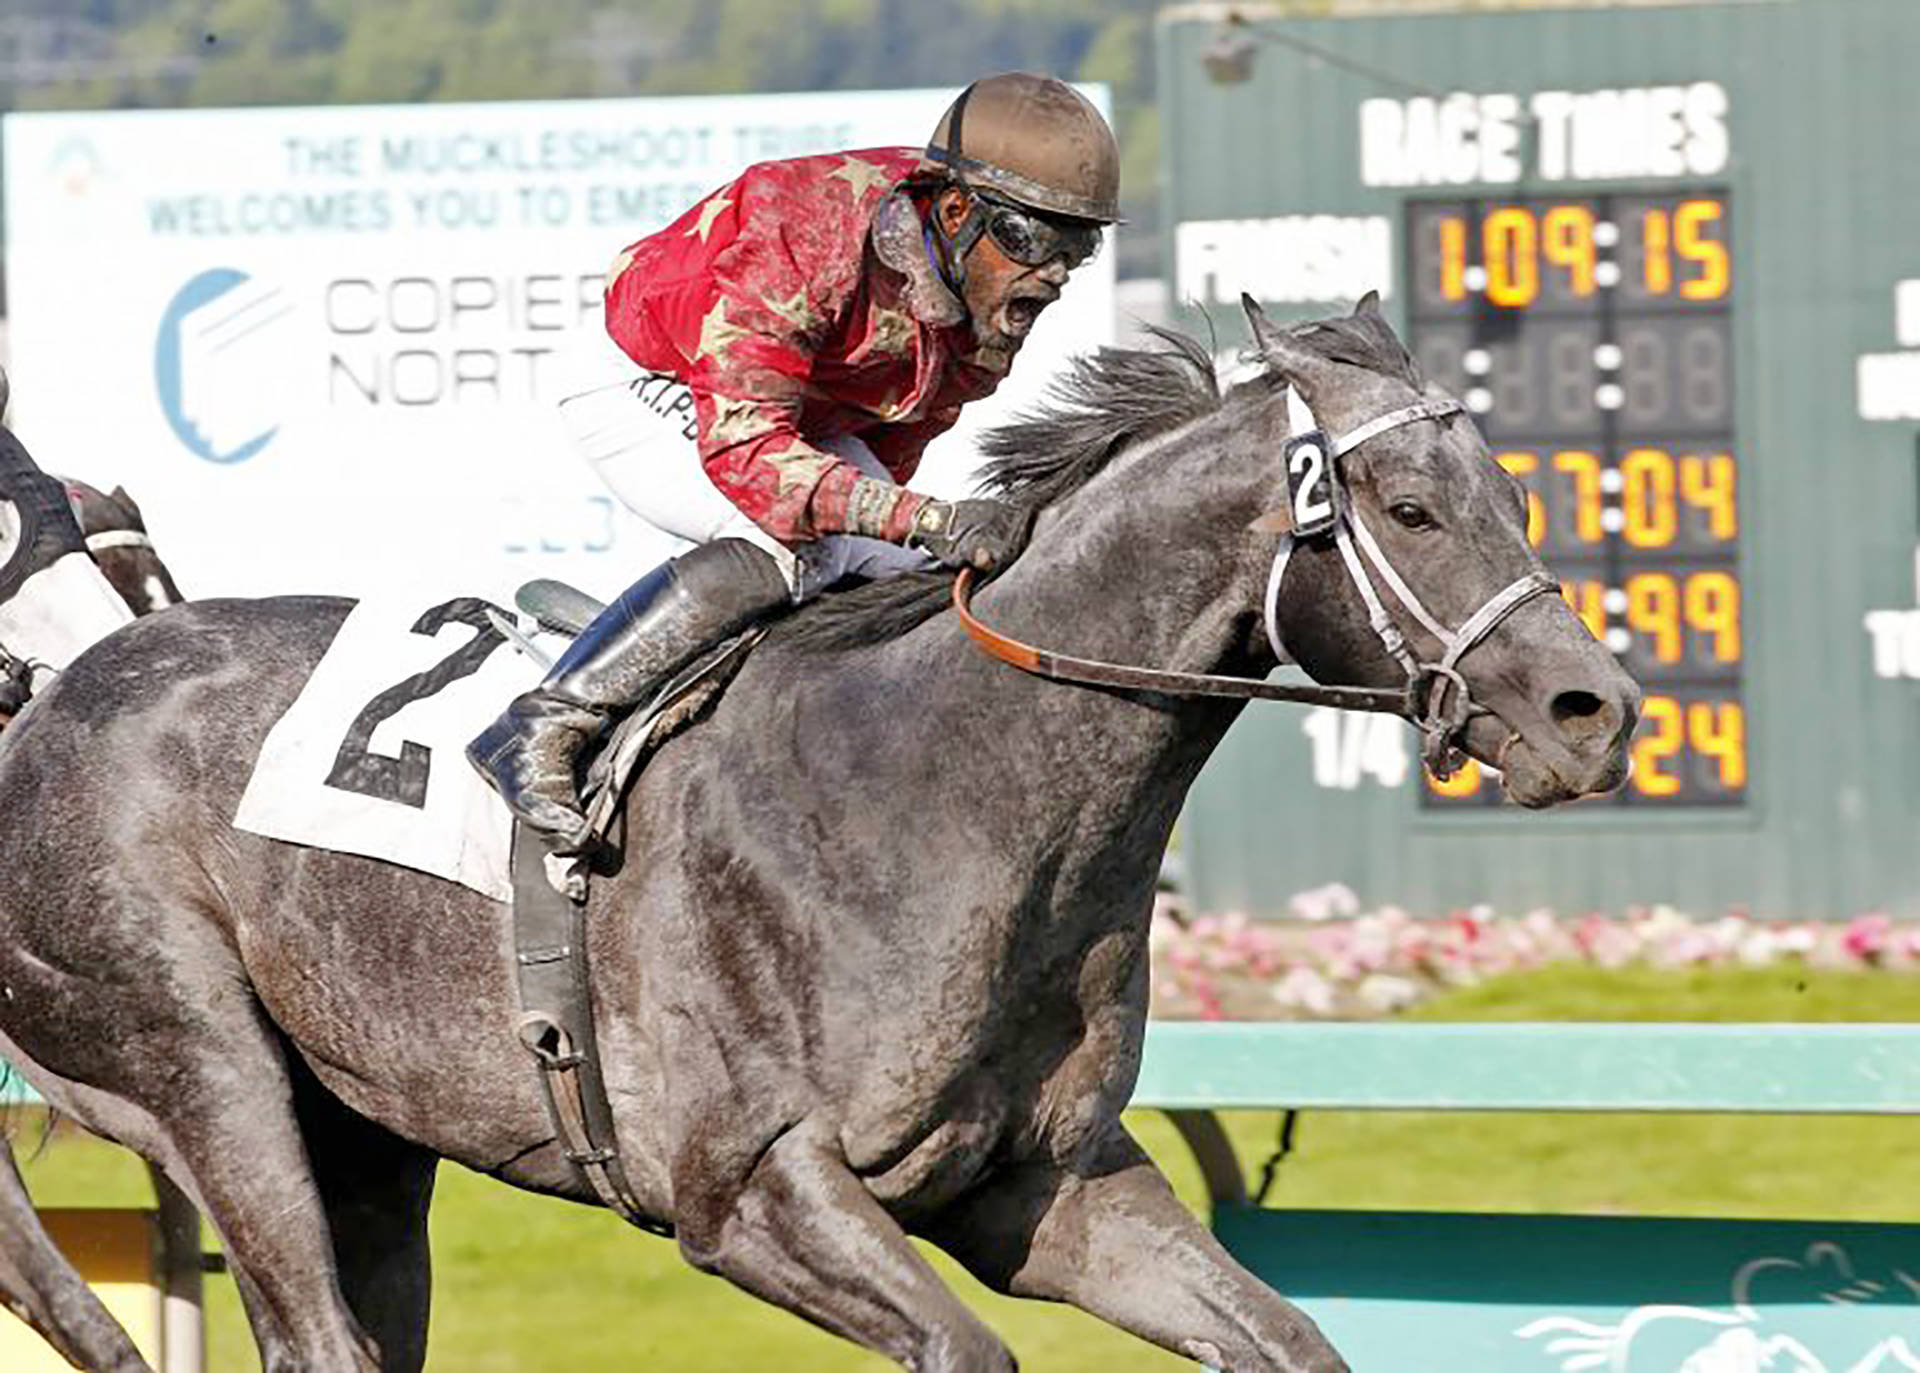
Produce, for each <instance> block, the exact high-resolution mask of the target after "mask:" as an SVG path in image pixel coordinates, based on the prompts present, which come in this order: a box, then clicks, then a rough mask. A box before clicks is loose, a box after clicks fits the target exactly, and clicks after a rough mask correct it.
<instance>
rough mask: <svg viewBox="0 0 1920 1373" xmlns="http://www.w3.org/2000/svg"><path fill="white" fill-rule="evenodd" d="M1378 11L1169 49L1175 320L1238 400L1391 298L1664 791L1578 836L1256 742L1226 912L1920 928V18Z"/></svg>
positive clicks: (1734, 1)
mask: <svg viewBox="0 0 1920 1373" xmlns="http://www.w3.org/2000/svg"><path fill="white" fill-rule="evenodd" d="M1336 8H1338V7H1336ZM1351 8H1353V9H1354V10H1355V11H1362V10H1364V12H1357V13H1355V14H1353V15H1351V16H1346V17H1342V16H1339V15H1335V16H1332V17H1316V18H1303V17H1301V16H1300V11H1301V9H1302V7H1301V6H1299V5H1291V4H1275V5H1268V6H1259V5H1254V6H1235V7H1233V8H1232V15H1231V17H1230V18H1229V17H1228V12H1227V10H1226V9H1224V8H1223V7H1220V6H1209V5H1188V6H1176V7H1174V8H1172V9H1169V10H1165V11H1163V12H1162V16H1161V21H1160V25H1159V31H1158V39H1159V43H1158V59H1159V69H1158V86H1159V95H1160V107H1161V120H1162V148H1161V159H1162V161H1161V178H1162V184H1163V187H1164V197H1165V199H1164V204H1163V216H1164V219H1165V221H1166V223H1167V225H1168V230H1167V233H1166V234H1165V237H1164V247H1163V253H1164V258H1163V270H1164V274H1165V277H1166V280H1167V288H1168V289H1167V296H1168V302H1169V314H1170V317H1171V320H1172V322H1173V323H1174V324H1175V325H1176V327H1179V328H1182V329H1184V330H1185V331H1186V332H1188V333H1190V334H1193V335H1195V336H1197V337H1201V338H1206V337H1208V336H1209V333H1210V331H1212V332H1216V333H1218V334H1220V335H1221V336H1222V344H1221V349H1220V351H1221V354H1222V361H1223V364H1228V363H1230V362H1231V361H1232V358H1233V355H1234V353H1235V351H1236V350H1235V346H1234V344H1233V342H1232V340H1231V338H1230V331H1233V330H1236V329H1238V328H1239V327H1240V326H1239V322H1238V319H1237V316H1238V310H1237V308H1236V302H1237V301H1238V298H1239V295H1240V293H1241V292H1242V291H1245V292H1247V293H1248V294H1250V295H1252V296H1253V297H1254V298H1255V299H1257V300H1259V301H1260V302H1261V303H1262V305H1263V307H1264V308H1265V309H1266V311H1267V313H1268V314H1269V316H1271V317H1273V318H1275V319H1276V320H1285V319H1310V318H1316V317H1321V316H1325V315H1328V314H1332V313H1336V312H1345V311H1346V310H1349V309H1351V308H1352V305H1353V302H1354V301H1355V300H1357V299H1358V298H1359V297H1360V296H1361V295H1363V294H1365V293H1366V292H1367V291H1369V290H1375V289H1377V290H1379V291H1380V292H1381V295H1382V298H1383V301H1384V304H1385V308H1386V309H1387V310H1388V312H1389V315H1390V317H1391V318H1392V319H1393V321H1394V324H1395V326H1396V328H1397V329H1398V330H1399V332H1400V334H1401V337H1402V338H1403V339H1404V340H1405V341H1406V343H1407V346H1408V348H1409V349H1410V350H1411V351H1412V353H1413V354H1414V356H1415V357H1416V358H1417V360H1418V362H1419V364H1420V367H1421V370H1422V371H1423V372H1424V373H1425V374H1426V376H1427V377H1428V378H1430V379H1431V380H1433V381H1434V382H1437V383H1438V384H1439V385H1441V386H1443V387H1445V388H1446V389H1447V390H1448V391H1449V392H1451V393H1452V394H1454V395H1455V396H1457V397H1459V398H1460V400H1461V401H1462V402H1463V403H1464V404H1465V405H1466V406H1467V408H1468V410H1469V411H1470V412H1471V413H1472V415H1473V417H1474V419H1475V421H1476V422H1477V424H1478V425H1479V427H1480V429H1481V431H1482V432H1483V434H1484V435H1485V438H1486V440H1487V443H1488V445H1489V448H1490V449H1491V451H1492V453H1493V455H1494V457H1495V458H1496V460H1498V461H1499V462H1500V463H1501V464H1502V465H1503V466H1505V467H1506V469H1507V470H1508V471H1509V472H1511V473H1513V474H1514V476H1516V477H1517V478H1518V479H1519V480H1520V482H1521V483H1522V484H1523V485H1524V486H1525V488H1526V491H1527V495H1528V531H1527V532H1528V537H1529V538H1530V539H1531V540H1532V542H1533V544H1534V545H1535V547H1536V548H1537V550H1538V551H1539V553H1540V556H1541V558H1542V560H1543V561H1544V562H1545V564H1546V565H1547V567H1548V568H1549V570H1550V571H1552V572H1553V573H1554V574H1555V576H1556V577H1557V578H1558V579H1559V581H1560V585H1561V592H1562V594H1563V595H1564V596H1565V598H1566V600H1567V602H1568V604H1569V605H1570V606H1571V607H1572V608H1573V610H1574V612H1575V613H1576V614H1577V615H1578V616H1579V617H1580V619H1581V620H1582V621H1583V622H1584V623H1585V624H1586V626H1587V628H1588V629H1589V630H1590V631H1591V632H1592V633H1593V635H1594V636H1595V637H1596V638H1597V639H1599V640H1600V641H1601V642H1602V643H1603V644H1605V645H1606V646H1607V647H1608V648H1610V649H1611V650H1612V651H1613V652H1614V653H1615V654H1616V655H1618V657H1619V659H1620V661H1621V663H1622V665H1623V666H1624V667H1626V668H1627V670H1628V671H1629V672H1631V673H1632V674H1633V676H1634V677H1635V679H1636V680H1637V681H1638V682H1639V683H1640V684H1641V686H1642V687H1643V689H1644V691H1645V700H1646V704H1645V709H1644V712H1643V715H1642V719H1641V722H1640V725H1639V728H1638V730H1637V732H1636V734H1635V736H1634V738H1633V741H1632V745H1631V758H1632V769H1631V773H1630V776H1629V778H1628V780H1627V782H1626V783H1625V785H1624V786H1623V787H1622V788H1621V789H1620V790H1619V791H1618V792H1617V793H1615V794H1613V795H1610V796H1607V797H1604V798H1591V799H1589V800H1585V801H1582V802H1579V803H1577V804H1575V805H1572V806H1567V807H1563V808H1560V809H1558V810H1555V811H1553V812H1527V811H1522V810H1520V809H1519V808H1517V807H1514V806H1511V805H1507V804H1505V803H1504V802H1503V799H1502V796H1501V791H1500V785H1499V779H1498V777H1497V776H1496V775H1494V774H1493V773H1492V772H1491V771H1490V770H1487V769H1484V768H1481V767H1479V766H1477V765H1475V766H1469V767H1467V768H1465V769H1463V770H1462V771H1461V772H1459V773H1457V774H1456V775H1455V776H1454V777H1452V778H1450V779H1449V780H1447V781H1446V782H1436V781H1434V780H1432V779H1431V778H1430V777H1428V776H1427V775H1425V774H1424V772H1423V770H1422V769H1421V767H1420V765H1419V762H1418V758H1417V749H1416V747H1415V744H1416V742H1417V741H1415V740H1413V739H1412V738H1411V737H1410V732H1409V731H1408V730H1407V729H1406V727H1405V726H1403V725H1401V724H1400V723H1399V722H1397V721H1393V720H1391V719H1387V718H1383V717H1371V718H1369V717H1361V716H1343V715H1339V714H1336V713H1333V712H1322V711H1300V710H1294V709H1289V708H1280V707H1271V706H1265V707H1263V706H1254V707H1251V708H1249V709H1248V710H1247V711H1246V712H1244V714H1243V716H1242V718H1241V719H1240V721H1239V722H1238V723H1237V724H1236V725H1235V726H1234V728H1233V730H1232V731H1231V733H1230V734H1229V735H1228V738H1227V740H1226V742H1225V744H1224V745H1223V747H1222V748H1221V749H1220V750H1219V751H1218V752H1217V753H1216V755H1215V757H1214V758H1213V760H1212V761H1211V762H1210V763H1209V764H1208V767H1207V768H1206V770H1205V771H1204V772H1203V774H1202V776H1201V777H1200V779H1199V781H1198V783H1197V784H1196V786H1195V788H1194V790H1193V792H1192V794H1191V796H1190V798H1189V802H1188V806H1187V810H1186V815H1185V819H1184V821H1183V825H1182V841H1183V844H1184V845H1185V849H1186V852H1185V854H1184V855H1183V856H1184V859H1185V867H1186V869H1187V871H1188V872H1189V874H1190V875H1191V876H1190V881H1191V884H1192V886H1193V888H1194V891H1193V896H1194V898H1195V899H1196V900H1197V901H1198V902H1199V903H1200V904H1202V905H1203V906H1208V907H1212V908H1227V907H1236V908H1240V909H1244V910H1248V911H1252V912H1256V913H1259V912H1265V913H1276V912H1280V911H1284V910H1285V909H1286V903H1287V899H1288V898H1289V897H1290V896H1291V895H1292V894H1293V893H1294V892H1297V891H1300V890H1303V889H1306V888H1311V887H1316V886H1320V885H1323V884H1325V883H1328V882H1340V883H1344V884H1346V885H1347V886H1350V887H1352V888H1353V889H1354V890H1355V891H1356V892H1357V893H1358V894H1359V896H1360V898H1361V900H1362V901H1363V902H1364V903H1366V904H1368V905H1380V904H1393V905H1398V906H1401V907H1404V908H1406V909H1409V910H1413V911H1417V912H1425V913H1429V914H1431V913H1438V912H1442V911H1445V910H1448V909H1453V908H1458V907H1461V906H1465V905H1472V904H1476V903H1480V902H1490V903H1493V904H1494V905H1496V906H1497V907H1499V908H1501V909H1504V910H1515V909H1518V910H1525V909H1530V908H1533V907H1537V906H1545V907H1551V908H1554V909H1558V910H1561V911H1568V912H1571V911H1580V910H1587V909H1612V910H1619V909H1622V908H1624V907H1627V906H1630V905H1635V904H1652V903H1660V902H1670V903H1673V904H1676V905H1679V906H1681V907H1682V908H1684V909H1687V910H1689V911H1692V912H1694V913H1697V914H1710V913H1713V912H1717V911H1719V910H1723V909H1726V908H1728V907H1730V906H1738V907H1741V908H1745V909H1749V910H1752V911H1754V912H1755V913H1757V914H1761V915H1778V916H1783V917H1784V916H1794V917H1808V916H1821V915H1832V916H1848V915H1852V914H1855V913H1858V912H1860V911H1865V910H1879V911H1888V912H1892V913H1899V914H1905V915H1909V916H1917V917H1920V843H1916V842H1915V835H1916V834H1920V235H1917V234H1915V233H1914V232H1912V229H1911V226H1913V225H1915V224H1920V162H1917V161H1916V160H1915V159H1914V157H1913V154H1912V148H1911V143H1912V134H1911V131H1912V130H1913V129H1915V128H1920V82H1916V81H1914V80H1913V77H1912V73H1911V70H1910V67H1911V55H1912V54H1913V53H1915V52H1920V4H1914V3H1912V0H1668V2H1667V3H1647V4H1638V5H1632V6H1623V5H1617V4H1605V5H1603V4H1598V3H1584V2H1583V0H1556V3H1554V4H1552V5H1539V6H1530V5H1527V4H1525V3H1524V0H1522V2H1521V3H1516V4H1513V5H1510V6H1507V7H1504V8H1500V9H1492V8H1489V7H1487V6H1475V7H1472V8H1471V9H1468V8H1467V7H1460V8H1458V9H1455V10H1452V11H1448V10H1445V9H1443V8H1441V7H1439V6H1435V5H1432V4H1428V3H1421V4H1405V5H1402V4H1398V3H1397V2H1396V0H1373V2H1372V3H1369V4H1367V5H1365V6H1358V5H1356V6H1353V7H1351ZM1785 73H1791V78H1790V79H1783V74H1785ZM1417 589H1418V586H1417V581H1416V590H1417ZM1468 667H1469V668H1471V660H1469V663H1468ZM1288 670H1289V671H1290V669H1288Z"/></svg>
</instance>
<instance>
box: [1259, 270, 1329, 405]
mask: <svg viewBox="0 0 1920 1373" xmlns="http://www.w3.org/2000/svg"><path fill="white" fill-rule="evenodd" d="M1240 308H1241V309H1243V310H1245V311H1246V312H1247V327H1248V328H1249V329H1251V330H1252V331H1253V341H1254V343H1255V345H1257V346H1258V347H1259V349H1260V355H1261V356H1262V357H1263V358H1265V359H1266V362H1267V366H1269V367H1271V368H1272V369H1273V370H1274V371H1276V372H1278V373H1279V374H1280V375H1281V376H1283V377H1285V378H1286V379H1287V380H1288V381H1291V382H1295V383H1297V384H1299V386H1300V389H1301V390H1302V391H1311V390H1312V384H1311V382H1310V381H1309V380H1308V377H1309V374H1310V373H1311V372H1312V371H1313V369H1314V367H1315V366H1316V364H1318V362H1319V360H1320V359H1319V356H1318V355H1317V354H1315V353H1312V352H1310V351H1308V350H1307V349H1305V348H1302V347H1301V346H1300V345H1299V343H1298V342H1296V341H1295V340H1294V339H1293V338H1292V337H1291V336H1290V335H1288V334H1287V332H1286V331H1285V330H1283V329H1280V328H1278V327H1276V326H1275V325H1274V322H1273V321H1272V320H1270V319H1268V318H1267V312H1266V311H1265V310H1262V309H1261V308H1260V302H1259V301H1257V300H1255V299H1254V298H1253V297H1252V296H1250V295H1247V294H1246V293H1245V292H1242V293H1241V295H1240Z"/></svg>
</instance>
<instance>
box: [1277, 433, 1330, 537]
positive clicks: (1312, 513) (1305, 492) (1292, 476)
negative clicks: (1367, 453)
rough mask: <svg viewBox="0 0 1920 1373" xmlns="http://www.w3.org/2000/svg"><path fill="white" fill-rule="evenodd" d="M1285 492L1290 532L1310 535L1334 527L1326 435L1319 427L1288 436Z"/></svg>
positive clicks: (1298, 535) (1297, 535)
mask: <svg viewBox="0 0 1920 1373" xmlns="http://www.w3.org/2000/svg"><path fill="white" fill-rule="evenodd" d="M1285 456H1286V463H1287V493H1288V495H1289V496H1290V497H1291V498H1292V502H1293V532H1294V534H1295V536H1296V537H1300V538H1309V537H1311V536H1313V535H1315V534H1323V533H1325V532H1326V531H1327V530H1329V529H1331V528H1333V520H1334V510H1333V473H1332V471H1331V470H1330V469H1329V467H1328V465H1327V436H1326V435H1325V434H1323V433H1321V432H1319V431H1318V430H1314V431H1313V432H1311V433H1306V434H1301V435H1299V436H1297V437H1295V438H1292V439H1289V440H1288V441H1287V446H1286V452H1285Z"/></svg>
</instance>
